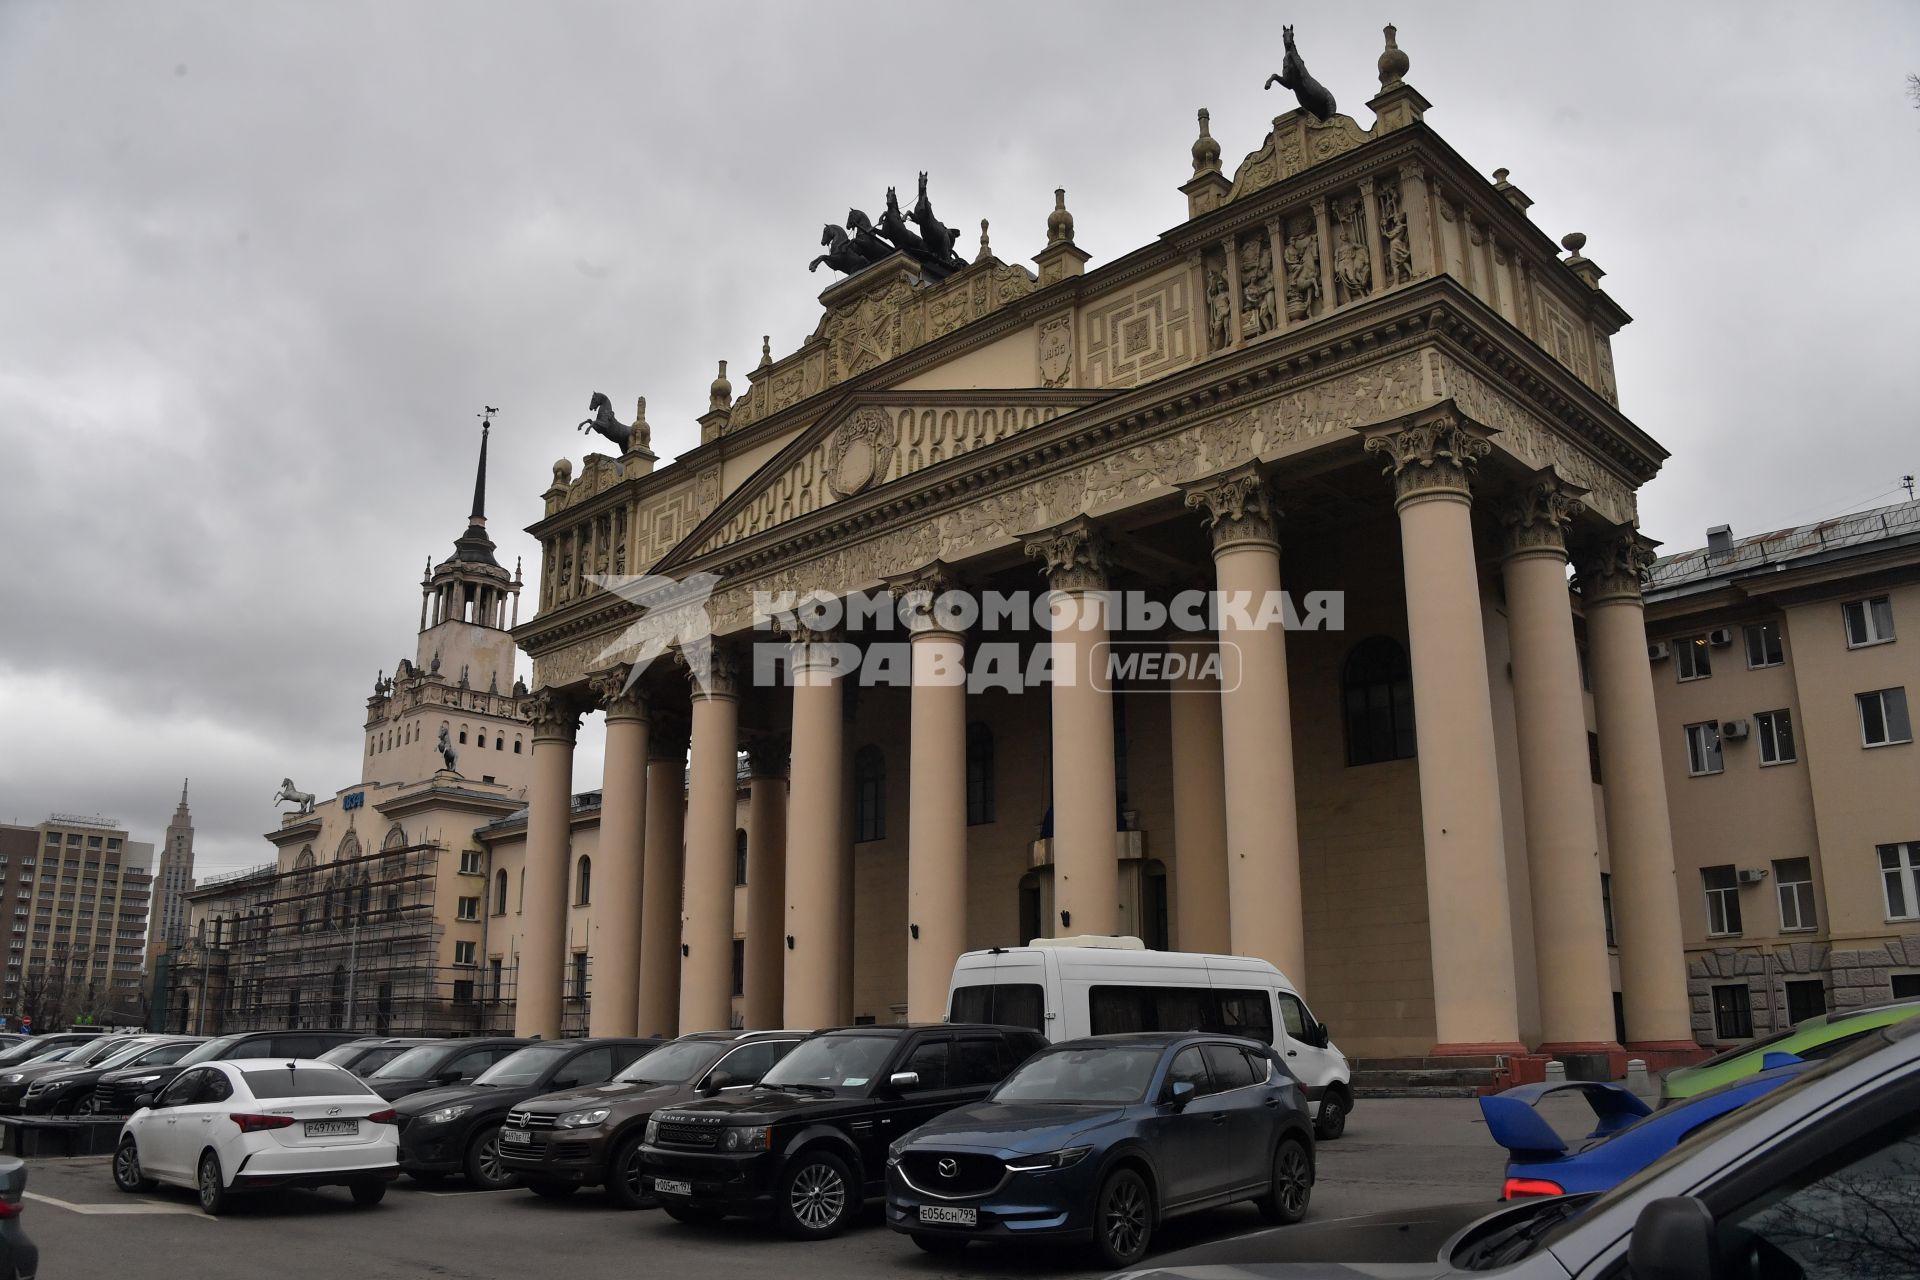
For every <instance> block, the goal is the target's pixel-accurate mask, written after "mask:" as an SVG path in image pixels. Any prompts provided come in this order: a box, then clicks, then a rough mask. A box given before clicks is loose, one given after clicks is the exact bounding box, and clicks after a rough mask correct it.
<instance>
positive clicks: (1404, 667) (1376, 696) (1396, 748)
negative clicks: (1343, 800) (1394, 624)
mask: <svg viewBox="0 0 1920 1280" xmlns="http://www.w3.org/2000/svg"><path fill="white" fill-rule="evenodd" d="M1340 687H1341V698H1342V704H1343V711H1344V714H1345V719H1346V725H1347V763H1348V764H1349V765H1359V764H1378V763H1379V762H1381V761H1383V760H1411V759H1412V758H1413V745H1414V744H1413V670H1412V668H1411V667H1410V666H1409V665H1408V663H1407V651H1406V650H1405V649H1403V648H1401V647H1400V645H1399V643H1398V642H1397V641H1395V640H1393V639H1391V638H1390V637H1387V636H1371V637H1369V638H1368V639H1365V640H1362V641H1361V642H1360V643H1359V644H1357V645H1355V646H1354V647H1353V652H1351V653H1349V654H1348V655H1347V665H1346V669H1345V670H1344V671H1343V672H1342V673H1341V681H1340Z"/></svg>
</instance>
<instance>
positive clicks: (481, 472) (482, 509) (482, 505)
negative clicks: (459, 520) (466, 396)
mask: <svg viewBox="0 0 1920 1280" xmlns="http://www.w3.org/2000/svg"><path fill="white" fill-rule="evenodd" d="M492 413H493V410H492V409H488V410H487V414H486V415H483V417H484V420H483V421H482V422H481V423H480V465H479V466H478V467H475V468H474V472H473V514H472V515H471V516H470V517H468V518H469V519H471V520H472V521H473V523H475V524H485V523H486V522H487V436H488V435H490V434H491V433H492V431H493V418H492V417H491V416H490V415H491V414H492Z"/></svg>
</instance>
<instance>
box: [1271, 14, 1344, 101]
mask: <svg viewBox="0 0 1920 1280" xmlns="http://www.w3.org/2000/svg"><path fill="white" fill-rule="evenodd" d="M1280 38H1281V39H1282V40H1283V41H1285V42H1286V46H1287V56H1286V58H1285V60H1283V61H1282V62H1281V64H1280V70H1278V71H1276V72H1274V73H1273V74H1272V75H1270V76H1268V77H1267V83H1266V87H1267V88H1269V89H1271V88H1273V86H1274V85H1275V84H1276V83H1277V84H1279V85H1280V87H1281V88H1283V89H1291V90H1293V96H1294V97H1295V98H1297V99H1298V100H1299V102H1300V105H1301V106H1302V107H1304V108H1305V109H1306V111H1307V113H1308V114H1309V115H1311V116H1313V118H1314V119H1316V120H1318V121H1320V122H1321V123H1322V124H1324V123H1326V122H1327V121H1328V120H1331V119H1333V113H1334V112H1335V111H1336V110H1337V109H1338V108H1337V107H1336V106H1335V105H1334V101H1333V94H1332V93H1331V92H1329V91H1328V89H1327V86H1325V85H1323V84H1321V83H1320V82H1319V81H1318V80H1315V79H1314V78H1313V76H1312V75H1311V74H1309V73H1308V71H1307V63H1306V60H1305V59H1304V58H1302V57H1301V56H1300V51H1299V50H1298V49H1296V48H1294V47H1293V28H1292V27H1282V28H1281V29H1280Z"/></svg>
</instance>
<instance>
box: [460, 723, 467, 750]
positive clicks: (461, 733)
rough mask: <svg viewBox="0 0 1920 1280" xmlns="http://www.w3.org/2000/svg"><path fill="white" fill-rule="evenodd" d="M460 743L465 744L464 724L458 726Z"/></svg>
mask: <svg viewBox="0 0 1920 1280" xmlns="http://www.w3.org/2000/svg"><path fill="white" fill-rule="evenodd" d="M460 745H461V746H463V747H464V746H466V745H467V726H465V725H461V726H460Z"/></svg>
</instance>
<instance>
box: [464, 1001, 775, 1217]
mask: <svg viewBox="0 0 1920 1280" xmlns="http://www.w3.org/2000/svg"><path fill="white" fill-rule="evenodd" d="M807 1035H808V1033H807V1032H804V1031H701V1032H696V1033H695V1034H693V1035H686V1036H681V1037H680V1038H679V1039H678V1040H675V1041H673V1042H672V1043H671V1044H663V1045H661V1046H660V1047H659V1048H658V1049H655V1050H654V1051H653V1052H651V1053H649V1054H647V1056H646V1057H644V1058H641V1059H640V1060H639V1061H638V1062H636V1063H634V1064H633V1065H632V1066H630V1067H628V1068H627V1069H626V1070H624V1071H622V1072H620V1074H618V1075H616V1076H615V1077H614V1078H613V1079H611V1080H609V1081H608V1082H607V1083H605V1084H598V1085H593V1086H591V1087H587V1088H582V1089H570V1090H567V1091H566V1092H564V1093H549V1094H546V1095H544V1096H542V1097H538V1098H533V1099H531V1100H529V1101H527V1102H523V1103H521V1104H520V1105H519V1106H517V1107H515V1108H514V1109H513V1110H511V1111H509V1112H508V1113H507V1122H506V1124H505V1125H504V1126H502V1128H501V1130H500V1164H501V1166H502V1167H503V1168H505V1169H507V1170H508V1171H509V1172H511V1173H515V1174H518V1175H519V1177H520V1181H521V1184H522V1185H524V1186H525V1187H526V1188H527V1189H528V1190H530V1191H532V1192H534V1193H535V1194H536V1195H542V1196H547V1197H549V1198H558V1197H560V1196H565V1195H571V1194H572V1193H573V1192H574V1191H575V1190H577V1189H578V1188H580V1187H593V1186H604V1187H605V1188H606V1189H607V1199H609V1200H611V1201H612V1202H613V1203H614V1204H616V1205H618V1206H620V1207H621V1208H622V1209H645V1208H651V1207H652V1206H653V1199H652V1197H651V1196H649V1195H648V1194H647V1193H646V1188H645V1186H644V1174H643V1172H642V1170H641V1168H640V1139H641V1137H642V1134H643V1132H644V1130H645V1129H646V1126H647V1118H648V1117H649V1116H651V1115H652V1114H653V1113H654V1112H655V1111H657V1110H659V1109H660V1108H661V1107H670V1106H677V1105H680V1104H683V1103H688V1102H698V1101H699V1100H700V1099H702V1098H707V1097H711V1096H712V1095H714V1094H717V1093H719V1092H720V1091H721V1090H722V1089H741V1088H751V1087H752V1086H753V1085H756V1084H758V1083H760V1077H761V1076H763V1075H765V1074H766V1073H767V1068H769V1067H771V1066H772V1065H773V1064H774V1063H776V1062H778V1061H780V1059H782V1058H784V1057H786V1056H787V1053H788V1051H789V1050H791V1049H792V1048H793V1047H794V1046H795V1045H797V1044H799V1043H800V1042H801V1041H802V1040H804V1039H805V1038H806V1037H807Z"/></svg>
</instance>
